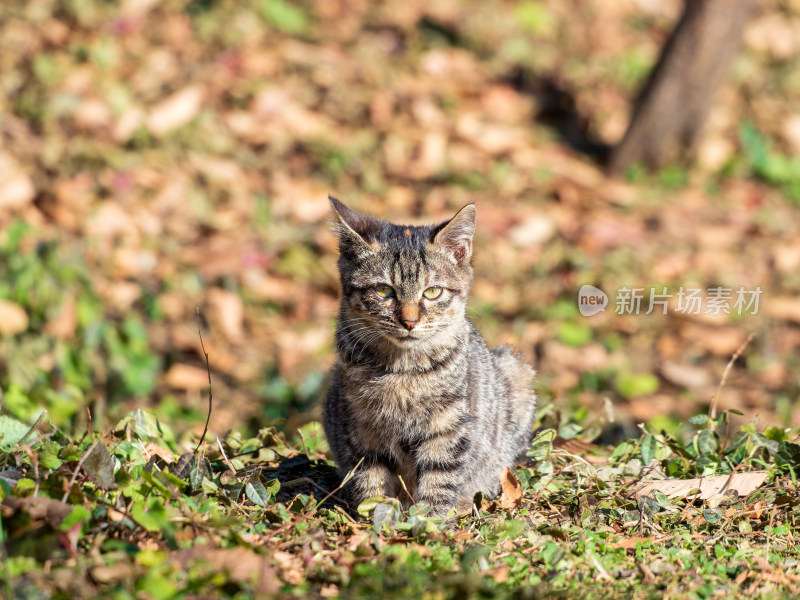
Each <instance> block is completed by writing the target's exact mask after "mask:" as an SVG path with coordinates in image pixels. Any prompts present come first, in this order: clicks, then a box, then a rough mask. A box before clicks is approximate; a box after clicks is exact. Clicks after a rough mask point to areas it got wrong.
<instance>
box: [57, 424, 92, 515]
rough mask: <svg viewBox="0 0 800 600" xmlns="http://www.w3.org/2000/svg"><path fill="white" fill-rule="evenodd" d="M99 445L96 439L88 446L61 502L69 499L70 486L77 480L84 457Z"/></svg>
mask: <svg viewBox="0 0 800 600" xmlns="http://www.w3.org/2000/svg"><path fill="white" fill-rule="evenodd" d="M99 443H100V440H99V439H97V440H96V441H95V442H94V443H93V444H92V445H91V446H89V449H88V450H86V452H84V453H83V456H81V459H80V460H79V461H78V466H77V467H75V472H74V473H73V474H72V479H71V480H70V482H69V485H68V486H67V491H66V492H64V496H62V498H61V501H62V502H66V501H67V498H69V492H70V490H72V486H73V485H75V480H76V479H78V473H80V472H81V467H83V462H84V461H85V460H86V457H87V456H89V455H90V454H91V453H92V450H94V447H95V446H97V444H99Z"/></svg>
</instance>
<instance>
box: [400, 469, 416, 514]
mask: <svg viewBox="0 0 800 600" xmlns="http://www.w3.org/2000/svg"><path fill="white" fill-rule="evenodd" d="M397 478H398V479H399V480H400V485H402V486H403V490H405V492H406V494H408V497H409V498H411V504H413V505H414V506H415V507H416V509H417V510H419V506H417V502H416V501H415V500H414V496H412V495H411V492H409V491H408V488H407V487H406V482H405V480H404V479H403V476H402V475H398V476H397Z"/></svg>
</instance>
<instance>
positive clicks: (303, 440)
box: [297, 429, 311, 458]
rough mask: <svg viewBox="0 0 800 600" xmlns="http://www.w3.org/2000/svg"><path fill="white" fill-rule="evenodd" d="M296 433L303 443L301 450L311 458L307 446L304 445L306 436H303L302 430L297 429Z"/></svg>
mask: <svg viewBox="0 0 800 600" xmlns="http://www.w3.org/2000/svg"><path fill="white" fill-rule="evenodd" d="M297 435H298V436H299V437H300V443H301V444H303V452H305V454H306V456H307V457H309V458H311V455H310V454H309V453H308V447H307V446H306V438H304V437H303V431H302V430H301V429H298V430H297Z"/></svg>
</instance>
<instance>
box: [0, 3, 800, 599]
mask: <svg viewBox="0 0 800 600" xmlns="http://www.w3.org/2000/svg"><path fill="white" fill-rule="evenodd" d="M679 11H680V3H679V2H677V1H674V2H673V1H669V2H661V3H656V2H644V1H639V2H635V1H633V0H629V1H624V0H615V1H613V2H608V1H603V2H601V1H600V0H591V1H585V0H584V1H581V2H578V1H569V2H556V1H555V0H550V1H544V0H542V1H535V0H530V1H525V2H519V3H512V2H505V1H500V0H489V1H487V2H482V3H475V4H467V3H464V2H459V1H457V0H429V1H428V2H419V1H416V0H412V1H407V2H403V3H402V4H401V5H390V4H385V5H384V4H373V3H369V2H366V1H359V0H352V1H345V0H342V1H340V2H299V3H294V2H286V1H284V0H253V1H248V2H234V1H233V0H228V1H225V0H217V1H215V0H192V1H188V2H184V1H179V0H164V1H159V0H144V1H139V2H137V1H126V2H122V3H120V4H115V3H106V2H101V1H99V0H71V1H70V2H66V3H63V4H58V5H56V4H53V3H52V2H49V1H46V0H29V1H26V2H6V3H4V4H3V6H2V7H0V87H1V88H2V91H3V93H2V94H0V264H2V265H3V269H4V270H3V275H2V277H0V389H1V390H2V393H3V396H2V414H0V448H2V451H3V454H1V455H0V456H2V461H3V465H4V468H5V470H4V471H2V472H0V486H2V487H1V488H0V489H1V490H2V491H0V496H2V497H4V498H5V500H4V507H3V512H2V527H3V534H2V535H3V538H4V540H5V542H4V547H3V549H2V551H3V552H4V554H6V555H7V556H4V561H3V571H2V573H3V580H4V582H5V585H6V587H5V588H4V590H3V594H4V595H5V596H9V597H15V596H22V595H25V596H32V597H33V596H35V595H36V594H37V592H36V591H35V589H36V588H37V586H38V587H40V588H42V589H45V590H47V592H46V593H47V594H52V595H56V596H59V595H60V596H83V595H96V594H107V595H112V596H116V597H128V595H130V596H134V595H137V594H138V597H153V598H156V597H159V598H160V597H172V596H175V595H177V596H190V595H193V594H194V595H203V594H211V593H216V594H218V595H223V596H226V595H227V596H236V595H240V596H242V597H246V596H248V595H252V594H254V593H256V592H258V591H259V590H260V591H261V592H263V594H264V595H270V594H271V595H290V594H292V593H295V594H315V595H322V596H326V595H328V596H329V595H335V594H337V593H339V594H341V595H344V596H348V595H350V596H369V595H374V596H382V597H386V596H390V595H391V594H392V593H396V594H397V595H398V596H404V595H407V594H408V589H409V587H410V588H411V589H412V590H417V591H419V593H422V592H423V591H424V590H428V591H429V592H430V593H431V594H432V595H434V596H436V595H439V596H449V595H458V594H462V593H476V594H498V595H507V594H511V593H516V594H518V595H520V596H525V595H526V594H527V595H531V596H534V595H537V594H541V593H545V592H546V593H551V594H562V595H565V596H567V597H572V596H575V595H581V596H593V595H596V596H599V595H608V594H616V595H618V596H629V595H640V596H642V597H647V596H650V595H658V596H659V597H660V596H662V595H666V596H670V595H672V596H674V597H682V595H685V594H686V593H691V594H695V595H696V596H698V597H707V596H714V595H723V596H724V595H735V594H738V593H742V594H744V593H748V594H750V595H753V594H756V595H757V594H761V595H764V596H765V597H766V596H769V595H775V596H780V595H781V594H783V595H786V596H787V597H788V596H791V595H793V594H795V593H796V587H797V585H798V567H797V556H796V552H795V551H794V537H793V536H794V514H795V512H794V511H795V504H796V488H795V479H794V473H795V471H794V469H795V467H796V465H797V464H800V453H798V452H797V450H798V446H797V445H796V444H795V443H794V441H795V440H796V434H797V427H798V424H799V423H798V421H799V420H800V412H798V409H800V405H798V398H797V393H798V377H797V375H796V372H797V363H798V359H797V356H798V347H800V328H799V327H798V325H800V299H798V291H799V290H800V278H798V272H800V270H799V267H800V242H798V241H797V240H798V239H799V237H798V228H800V219H798V216H799V215H798V213H799V212H800V206H798V204H799V203H800V162H798V160H797V159H796V158H794V156H796V155H797V153H798V152H799V151H800V113H797V112H796V111H797V108H796V102H795V101H794V100H795V98H796V97H797V94H798V92H800V79H798V76H797V73H800V70H798V69H797V68H796V67H797V62H798V60H799V59H798V52H797V50H798V44H800V41H798V40H800V36H798V35H797V33H796V32H797V30H798V27H800V5H798V4H797V2H794V1H782V2H778V1H777V0H769V1H765V2H764V3H763V6H762V8H761V10H760V12H759V14H758V15H756V17H755V18H754V20H753V21H752V22H751V23H750V25H749V26H748V28H747V30H746V31H745V35H744V47H743V49H742V52H741V53H740V55H739V56H738V57H737V59H736V60H735V62H734V64H733V67H732V69H731V72H730V75H729V78H728V80H727V82H726V84H725V86H724V88H723V89H721V90H720V93H719V94H718V96H717V98H716V101H715V104H714V109H713V111H712V114H711V116H710V118H709V120H708V123H707V126H706V129H705V131H704V134H703V136H702V139H701V142H700V144H699V146H698V148H697V153H696V158H694V159H687V161H686V163H685V164H681V165H676V166H673V167H670V168H668V169H665V170H663V171H661V172H659V173H647V172H645V171H644V170H643V169H640V168H633V169H631V170H630V171H629V172H628V173H626V174H625V176H624V177H621V178H609V177H607V176H606V175H605V174H604V172H603V170H602V167H601V164H600V161H601V158H602V155H603V152H604V149H605V148H607V146H608V145H609V144H613V143H614V142H616V141H617V140H618V139H619V137H620V136H621V135H622V133H623V132H624V129H625V127H626V124H627V119H628V116H629V112H630V108H631V106H632V103H633V101H634V99H635V95H636V90H637V89H638V88H639V86H640V85H641V84H642V82H643V81H644V79H645V78H646V76H647V74H648V72H649V70H650V68H651V67H652V65H653V63H654V61H655V59H656V57H657V55H658V52H659V49H660V46H661V44H662V43H663V41H664V40H665V39H666V36H667V35H668V33H669V31H670V28H671V27H672V26H673V25H674V22H675V19H676V18H677V15H678V14H679ZM328 193H333V194H335V195H336V196H337V197H339V198H341V199H342V200H344V201H346V202H348V203H349V204H350V205H352V206H353V207H355V208H357V209H359V210H361V211H363V212H368V213H371V214H374V215H377V216H379V217H382V218H386V219H391V220H393V221H396V222H408V223H419V222H425V223H429V222H436V221H439V220H442V219H444V218H447V217H448V216H449V215H451V214H452V213H453V212H454V211H455V210H457V209H458V208H460V207H461V206H462V205H464V204H466V203H468V202H475V203H476V205H477V207H478V232H477V234H476V238H475V268H476V276H475V284H474V286H473V289H472V295H471V302H470V316H471V318H473V319H474V321H475V323H476V325H477V326H478V327H479V329H480V330H481V332H482V333H483V334H484V336H485V337H486V338H487V340H488V341H489V342H490V344H491V345H496V344H499V343H505V342H509V343H512V344H514V345H515V346H516V347H517V348H519V350H520V351H521V353H522V354H523V355H524V356H525V358H526V359H527V360H529V361H530V362H531V363H533V364H534V366H535V367H536V370H537V372H538V377H537V384H536V386H537V392H538V394H539V396H540V398H541V410H540V411H539V414H538V417H537V428H538V431H539V437H538V438H537V440H538V445H537V446H535V447H534V449H533V450H532V453H531V462H530V464H528V465H526V466H524V467H521V468H520V469H519V470H518V472H517V478H518V483H519V485H518V486H517V485H512V484H509V486H510V487H509V490H508V494H509V495H508V497H507V498H506V499H505V504H503V501H501V502H498V503H494V504H492V503H485V504H483V505H481V508H480V509H476V512H475V514H473V515H472V516H465V517H463V518H462V519H461V520H458V521H456V522H450V523H440V522H436V521H433V520H430V519H427V518H426V517H425V516H424V514H420V512H419V509H414V511H415V513H416V514H412V515H408V514H406V515H399V514H397V513H396V507H395V505H394V504H392V502H391V501H383V502H379V501H376V502H375V503H373V505H372V506H363V507H362V510H361V513H363V514H360V513H359V512H358V511H357V510H355V508H354V507H349V508H348V507H346V506H345V505H344V503H343V501H342V499H341V498H340V494H339V493H338V492H337V491H336V489H337V486H338V483H339V482H338V480H337V479H336V476H335V474H334V472H333V470H332V466H331V465H330V462H329V461H328V455H327V454H326V444H325V441H324V438H323V436H322V435H321V432H320V430H319V426H318V424H317V421H318V420H319V418H320V409H319V406H320V403H319V400H320V396H321V393H322V391H323V389H324V386H325V377H326V373H327V370H328V368H329V366H330V365H331V363H332V361H333V356H334V355H333V348H332V332H333V328H334V326H335V316H336V311H337V305H338V287H337V286H338V279H337V274H336V268H335V264H336V240H335V237H334V235H333V234H332V233H331V232H330V231H329V224H328V220H329V217H330V214H329V206H328V203H327V199H326V196H327V194H328ZM584 285H591V286H594V287H596V288H597V289H599V290H601V291H602V292H604V293H605V294H606V295H607V297H608V304H607V305H606V306H605V310H604V311H603V312H600V313H598V314H595V315H593V316H584V315H583V314H581V310H580V309H581V305H579V299H578V292H579V290H580V289H581V287H582V286H584ZM592 293H593V294H594V295H597V296H598V297H600V295H599V294H596V293H595V292H592ZM637 295H640V296H641V301H640V302H641V305H640V306H639V307H638V314H636V313H637V305H636V303H635V298H636V296H637ZM690 298H697V299H698V300H700V304H699V305H695V304H692V302H693V300H690ZM756 299H757V301H758V302H757V304H756V302H755V300H756ZM651 301H654V302H653V306H652V309H653V310H652V311H650V314H645V313H647V312H648V310H649V309H650V308H651V306H650V304H651ZM660 301H661V303H659V302H660ZM584 312H585V311H584ZM664 313H666V314H664ZM198 315H199V316H198ZM199 333H202V336H203V344H204V347H205V352H207V354H208V371H207V365H206V358H205V353H204V351H203V348H202V347H201V341H200V336H199ZM748 340H749V341H748ZM737 351H740V356H739V357H738V358H737V360H736V361H734V362H733V364H732V365H731V366H730V368H729V369H728V370H727V371H726V367H727V366H728V363H729V361H730V360H731V357H732V356H733V355H734V353H736V352H737ZM209 374H210V377H211V381H212V384H211V388H212V390H213V410H212V411H211V416H210V419H209V423H208V432H207V433H206V435H205V438H204V441H203V444H202V445H201V447H200V449H199V450H198V451H197V453H196V454H195V448H196V446H197V444H198V441H199V439H200V436H201V435H202V434H203V431H204V427H205V425H206V419H207V416H208V404H209V398H208V395H209ZM723 375H725V384H724V386H721V387H720V382H721V380H722V378H723ZM43 409H44V410H46V413H44V414H43V413H42V410H43ZM728 411H733V412H728ZM710 417H711V418H710ZM690 419H691V421H690ZM703 419H705V420H703ZM723 421H724V422H723ZM301 432H302V435H301ZM556 435H557V436H558V437H556ZM537 448H538V449H537ZM235 455H239V456H238V457H237V456H235ZM181 457H183V459H182V460H183V462H182V463H180V461H179V460H178V459H179V458H181ZM193 457H194V458H193ZM202 457H206V458H207V459H208V461H209V462H208V463H206V462H205V460H204V459H203V458H202ZM287 461H288V462H287ZM170 465H171V466H170ZM754 470H755V471H766V472H767V479H766V480H765V481H764V482H763V483H761V484H760V485H759V487H758V489H756V490H755V491H753V492H752V493H747V494H743V497H742V498H739V499H735V498H732V497H730V495H729V496H728V497H725V498H721V497H720V498H716V499H714V498H711V499H708V500H706V501H704V502H700V501H691V500H686V499H685V498H684V499H681V498H677V499H671V498H667V497H666V496H663V497H661V496H658V495H657V494H656V493H653V494H651V495H645V496H641V497H639V498H637V497H635V496H631V495H629V492H632V491H633V489H634V488H635V485H636V483H635V482H637V481H639V480H648V479H652V478H655V477H662V478H672V479H679V478H688V477H699V476H711V475H717V474H730V473H733V474H734V475H748V474H749V473H750V472H751V471H754ZM276 482H277V483H276ZM735 483H736V484H737V485H738V479H736V480H735ZM731 487H734V486H731ZM515 490H516V491H515ZM517 491H521V496H520V497H519V498H516V499H514V498H515V497H516V496H515V494H516V493H517ZM329 494H331V496H330V497H329V498H328V500H327V501H326V502H325V503H323V504H322V505H318V504H317V503H318V502H319V501H320V500H322V499H323V498H325V497H326V496H328V495H329ZM643 498H647V499H643ZM421 510H423V512H424V509H421ZM27 538H30V539H33V540H34V541H37V543H36V544H27V545H26V544H23V543H22V541H24V539H27ZM39 542H41V543H39ZM44 548H49V549H50V551H49V552H45V551H44V550H43V549H44ZM204 561H205V562H204ZM203 565H204V566H203ZM415 593H416V592H415Z"/></svg>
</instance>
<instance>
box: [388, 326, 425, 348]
mask: <svg viewBox="0 0 800 600" xmlns="http://www.w3.org/2000/svg"><path fill="white" fill-rule="evenodd" d="M389 337H390V339H391V340H392V341H394V342H397V343H399V344H401V345H405V344H410V343H413V342H418V341H419V340H421V339H422V337H423V336H422V335H419V334H416V333H412V332H410V331H405V330H399V331H395V332H393V333H392V335H390V336H389Z"/></svg>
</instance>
